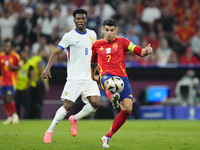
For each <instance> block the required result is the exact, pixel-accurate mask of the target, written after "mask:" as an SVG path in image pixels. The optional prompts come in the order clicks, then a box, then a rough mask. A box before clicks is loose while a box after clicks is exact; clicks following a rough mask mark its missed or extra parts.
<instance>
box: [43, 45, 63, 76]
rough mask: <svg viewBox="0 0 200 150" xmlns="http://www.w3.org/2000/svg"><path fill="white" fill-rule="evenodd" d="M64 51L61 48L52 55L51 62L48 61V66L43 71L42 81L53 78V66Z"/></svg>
mask: <svg viewBox="0 0 200 150" xmlns="http://www.w3.org/2000/svg"><path fill="white" fill-rule="evenodd" d="M62 51H63V50H62V49H61V48H60V47H57V48H56V50H55V51H54V52H53V53H52V54H51V56H50V58H49V61H48V64H47V66H46V68H45V70H44V71H43V73H42V74H41V78H42V79H47V78H51V72H50V69H51V66H52V65H53V63H54V62H55V61H56V60H57V59H58V55H59V54H60V53H61V52H62Z"/></svg>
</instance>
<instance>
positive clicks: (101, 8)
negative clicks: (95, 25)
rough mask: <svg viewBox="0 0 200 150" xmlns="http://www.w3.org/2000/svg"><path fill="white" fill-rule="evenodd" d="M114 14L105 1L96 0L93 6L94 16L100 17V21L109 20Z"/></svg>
mask: <svg viewBox="0 0 200 150" xmlns="http://www.w3.org/2000/svg"><path fill="white" fill-rule="evenodd" d="M115 13H116V12H115V10H114V9H113V7H112V6H111V5H110V4H108V3H106V2H105V0H97V4H96V5H95V15H96V16H100V17H101V21H102V20H106V19H108V18H111V17H112V16H113V15H115Z"/></svg>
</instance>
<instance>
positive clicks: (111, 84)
mask: <svg viewBox="0 0 200 150" xmlns="http://www.w3.org/2000/svg"><path fill="white" fill-rule="evenodd" d="M106 86H107V89H108V91H109V92H110V93H112V94H114V93H116V92H117V93H121V92H122V91H123V89H124V82H123V80H122V79H121V78H120V77H118V76H113V77H111V78H109V79H108V80H107V83H106Z"/></svg>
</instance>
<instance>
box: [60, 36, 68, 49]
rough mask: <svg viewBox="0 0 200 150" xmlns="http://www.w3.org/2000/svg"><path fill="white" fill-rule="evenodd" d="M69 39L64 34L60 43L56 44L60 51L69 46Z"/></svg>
mask: <svg viewBox="0 0 200 150" xmlns="http://www.w3.org/2000/svg"><path fill="white" fill-rule="evenodd" d="M69 39H70V37H69V33H65V34H64V36H63V37H62V39H61V41H60V42H59V43H58V47H60V48H61V49H62V50H65V49H66V48H67V47H68V46H69V45H70V40H69Z"/></svg>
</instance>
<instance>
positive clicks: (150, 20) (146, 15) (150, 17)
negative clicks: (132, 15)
mask: <svg viewBox="0 0 200 150" xmlns="http://www.w3.org/2000/svg"><path fill="white" fill-rule="evenodd" d="M160 17H161V11H160V9H159V8H157V7H156V2H155V0H151V1H150V2H149V5H148V6H147V7H145V8H144V10H143V12H142V16H141V21H142V22H143V23H144V26H145V29H146V30H147V31H149V30H151V29H152V27H153V25H154V21H155V20H157V19H160Z"/></svg>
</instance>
